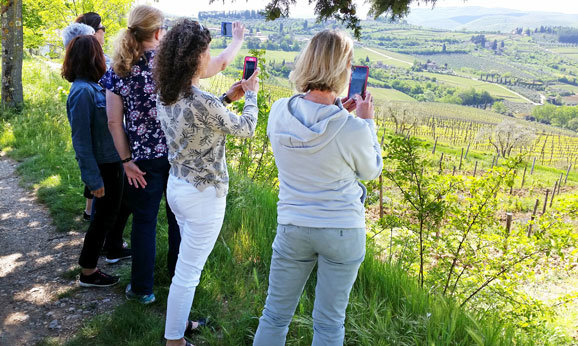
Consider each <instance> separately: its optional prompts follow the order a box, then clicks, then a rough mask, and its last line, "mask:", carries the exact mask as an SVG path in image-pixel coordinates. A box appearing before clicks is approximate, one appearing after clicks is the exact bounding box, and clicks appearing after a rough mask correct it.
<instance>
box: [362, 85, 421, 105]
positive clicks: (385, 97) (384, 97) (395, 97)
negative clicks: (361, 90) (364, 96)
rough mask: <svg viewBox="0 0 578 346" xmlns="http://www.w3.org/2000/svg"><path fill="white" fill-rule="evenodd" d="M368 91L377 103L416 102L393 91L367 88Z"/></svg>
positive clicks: (405, 95) (399, 92)
mask: <svg viewBox="0 0 578 346" xmlns="http://www.w3.org/2000/svg"><path fill="white" fill-rule="evenodd" d="M368 90H369V91H370V92H371V95H373V98H374V99H375V100H376V101H379V102H387V101H408V102H416V100H415V99H414V98H413V97H411V96H409V95H407V94H404V93H402V92H401V91H398V90H395V89H385V88H368Z"/></svg>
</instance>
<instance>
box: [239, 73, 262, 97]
mask: <svg viewBox="0 0 578 346" xmlns="http://www.w3.org/2000/svg"><path fill="white" fill-rule="evenodd" d="M241 86H242V87H243V90H244V91H248V90H250V91H253V92H255V93H257V92H259V69H256V70H255V72H254V73H253V75H252V76H251V77H249V79H243V80H242V81H241Z"/></svg>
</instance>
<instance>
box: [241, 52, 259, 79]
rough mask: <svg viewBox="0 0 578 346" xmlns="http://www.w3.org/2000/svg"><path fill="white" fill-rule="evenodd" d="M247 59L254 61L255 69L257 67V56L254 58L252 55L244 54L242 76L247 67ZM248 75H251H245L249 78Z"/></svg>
mask: <svg viewBox="0 0 578 346" xmlns="http://www.w3.org/2000/svg"><path fill="white" fill-rule="evenodd" d="M247 61H253V62H255V69H257V58H255V57H254V56H246V57H245V62H244V63H243V77H245V71H246V68H247ZM249 77H251V76H247V78H249Z"/></svg>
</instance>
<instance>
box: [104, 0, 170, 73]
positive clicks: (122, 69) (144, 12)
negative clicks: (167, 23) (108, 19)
mask: <svg viewBox="0 0 578 346" xmlns="http://www.w3.org/2000/svg"><path fill="white" fill-rule="evenodd" d="M163 20H164V16H163V13H162V12H161V11H160V10H159V9H156V8H154V7H151V6H146V5H140V6H137V7H135V8H133V9H132V11H130V13H129V15H128V28H127V29H124V30H123V31H122V32H121V33H120V36H119V37H118V38H117V40H116V42H115V49H114V55H113V58H112V60H113V65H112V69H113V70H114V73H116V74H117V75H119V76H121V77H125V76H126V75H128V74H129V72H130V69H131V67H132V66H133V65H134V64H136V63H137V62H138V60H139V59H140V57H141V56H142V55H143V53H144V49H143V45H142V43H143V42H144V41H147V40H150V39H151V38H152V37H153V36H154V34H155V33H156V32H157V30H159V29H160V28H161V27H162V25H163Z"/></svg>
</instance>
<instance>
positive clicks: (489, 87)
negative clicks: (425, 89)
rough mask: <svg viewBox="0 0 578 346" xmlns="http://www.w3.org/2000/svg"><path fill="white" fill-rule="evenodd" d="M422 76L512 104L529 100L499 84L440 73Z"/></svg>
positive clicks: (425, 73)
mask: <svg viewBox="0 0 578 346" xmlns="http://www.w3.org/2000/svg"><path fill="white" fill-rule="evenodd" d="M420 74H421V75H424V76H427V77H429V78H436V79H437V80H439V81H441V82H442V83H444V84H446V85H449V86H453V87H461V88H466V89H467V88H475V89H476V90H483V91H487V92H489V93H490V95H492V96H494V97H498V98H503V99H506V100H509V101H512V102H520V103H527V100H525V99H523V98H521V97H520V96H518V95H516V94H515V93H513V92H512V91H510V90H509V89H507V88H506V87H502V86H500V85H497V84H493V83H488V82H483V81H479V80H473V79H469V78H464V77H459V76H452V75H444V74H439V73H429V72H423V73H420Z"/></svg>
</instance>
